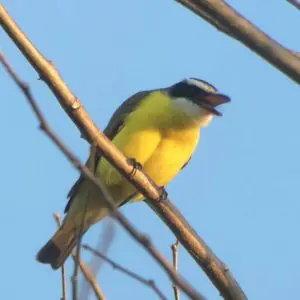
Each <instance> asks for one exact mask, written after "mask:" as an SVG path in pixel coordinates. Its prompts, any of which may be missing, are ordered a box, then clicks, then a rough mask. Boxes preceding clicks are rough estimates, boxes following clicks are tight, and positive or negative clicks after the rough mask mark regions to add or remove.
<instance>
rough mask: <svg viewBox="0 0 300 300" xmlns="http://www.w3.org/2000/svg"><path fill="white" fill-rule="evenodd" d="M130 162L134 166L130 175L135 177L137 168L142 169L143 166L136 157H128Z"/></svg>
mask: <svg viewBox="0 0 300 300" xmlns="http://www.w3.org/2000/svg"><path fill="white" fill-rule="evenodd" d="M127 162H128V164H130V165H131V166H132V171H131V172H130V173H129V176H130V177H134V176H135V174H136V170H140V171H141V170H142V169H143V166H142V165H141V164H140V163H139V162H138V161H137V160H136V159H135V158H127Z"/></svg>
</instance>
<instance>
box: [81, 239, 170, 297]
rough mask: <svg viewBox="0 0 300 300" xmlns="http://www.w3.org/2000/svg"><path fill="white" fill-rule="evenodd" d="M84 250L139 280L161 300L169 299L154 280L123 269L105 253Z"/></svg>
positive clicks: (87, 247)
mask: <svg viewBox="0 0 300 300" xmlns="http://www.w3.org/2000/svg"><path fill="white" fill-rule="evenodd" d="M82 248H83V249H85V250H88V251H90V252H91V253H93V254H94V255H95V256H97V257H99V258H101V259H103V260H104V261H106V262H107V263H108V264H110V265H111V266H112V268H114V269H116V270H119V271H120V272H121V273H124V274H126V275H128V276H129V277H131V278H133V279H135V280H137V281H138V282H140V283H142V284H144V285H146V286H148V287H150V288H151V289H152V290H153V291H154V292H155V293H156V294H157V296H158V297H159V299H161V300H167V297H166V296H164V294H163V293H162V292H161V290H160V289H159V288H158V287H157V286H156V284H155V282H154V280H151V279H145V278H144V277H142V276H140V275H139V274H137V273H134V272H133V271H131V270H129V269H127V268H124V267H122V266H121V265H120V264H118V263H116V262H114V261H113V260H111V259H110V258H108V257H107V256H106V255H104V254H103V253H101V252H99V251H97V250H95V249H93V248H92V247H90V246H89V245H82Z"/></svg>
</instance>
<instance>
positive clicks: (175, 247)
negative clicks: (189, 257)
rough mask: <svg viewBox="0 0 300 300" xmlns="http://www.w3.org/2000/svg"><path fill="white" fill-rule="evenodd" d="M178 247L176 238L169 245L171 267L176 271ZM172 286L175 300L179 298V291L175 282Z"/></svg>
mask: <svg viewBox="0 0 300 300" xmlns="http://www.w3.org/2000/svg"><path fill="white" fill-rule="evenodd" d="M178 249H179V241H178V240H176V242H175V243H174V244H173V245H172V246H171V250H172V257H173V267H174V270H175V271H176V272H178ZM172 287H173V291H174V298H175V300H180V293H179V289H178V286H177V285H176V284H175V283H173V285H172Z"/></svg>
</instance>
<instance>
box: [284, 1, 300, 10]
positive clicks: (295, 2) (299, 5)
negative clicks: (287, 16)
mask: <svg viewBox="0 0 300 300" xmlns="http://www.w3.org/2000/svg"><path fill="white" fill-rule="evenodd" d="M287 1H288V2H289V3H291V4H292V5H294V6H295V7H296V8H297V9H299V10H300V2H299V1H298V0H287Z"/></svg>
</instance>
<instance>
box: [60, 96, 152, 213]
mask: <svg viewBox="0 0 300 300" xmlns="http://www.w3.org/2000/svg"><path fill="white" fill-rule="evenodd" d="M153 91H155V90H150V91H142V92H138V93H136V94H134V95H133V96H131V97H130V98H128V99H127V100H126V101H125V102H123V103H122V104H121V106H120V107H119V108H118V109H117V110H116V111H115V112H114V114H113V115H112V117H111V119H110V121H109V122H108V125H107V126H106V128H105V129H104V131H103V132H104V134H105V135H106V136H107V137H108V138H109V139H110V140H112V139H113V138H114V137H115V135H116V134H117V133H118V132H119V131H120V130H121V129H122V127H123V124H124V119H125V117H126V116H127V115H128V114H130V113H131V112H132V111H133V110H134V109H135V107H136V106H137V105H138V103H139V102H140V101H141V99H143V98H144V97H145V96H146V95H147V94H149V93H151V92H153ZM100 158H101V153H100V152H99V151H97V152H96V154H93V155H92V151H91V154H90V156H89V158H88V160H87V162H86V165H87V166H89V165H90V164H93V165H94V166H97V165H98V163H99V160H100ZM92 159H93V160H94V161H91V160H92ZM83 180H84V177H83V176H82V175H80V177H79V178H78V180H77V181H76V182H75V184H74V185H73V186H72V188H71V189H70V191H69V193H68V196H67V198H69V201H68V203H67V205H66V207H65V210H64V212H65V213H66V212H68V210H69V208H70V206H71V204H72V201H73V199H74V197H75V195H76V194H77V192H78V190H79V189H80V186H81V183H82V182H83Z"/></svg>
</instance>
